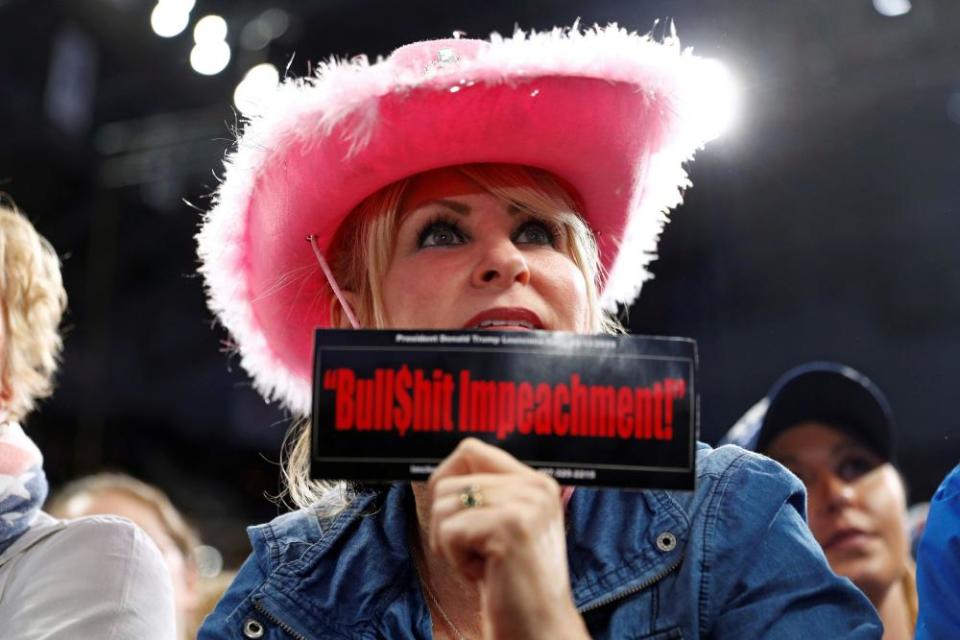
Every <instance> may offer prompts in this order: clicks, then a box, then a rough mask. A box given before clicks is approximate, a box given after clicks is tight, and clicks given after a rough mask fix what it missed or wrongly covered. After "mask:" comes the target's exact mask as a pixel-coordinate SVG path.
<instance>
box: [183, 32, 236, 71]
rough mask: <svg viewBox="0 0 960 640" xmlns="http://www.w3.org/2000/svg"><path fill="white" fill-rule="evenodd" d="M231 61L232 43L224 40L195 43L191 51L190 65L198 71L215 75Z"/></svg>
mask: <svg viewBox="0 0 960 640" xmlns="http://www.w3.org/2000/svg"><path fill="white" fill-rule="evenodd" d="M229 62H230V45H228V44H227V43H226V42H224V41H223V40H220V41H217V42H204V43H202V44H199V43H198V44H195V45H194V46H193V49H192V50H191V51H190V66H191V67H193V70H194V71H196V72H197V73H202V74H203V75H205V76H213V75H216V74H218V73H220V72H221V71H223V70H224V69H225V68H226V66H227V64H228V63H229Z"/></svg>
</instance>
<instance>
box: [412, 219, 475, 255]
mask: <svg viewBox="0 0 960 640" xmlns="http://www.w3.org/2000/svg"><path fill="white" fill-rule="evenodd" d="M464 242H466V238H465V237H464V234H463V232H462V231H460V229H459V228H458V227H457V225H455V224H453V223H451V222H444V221H436V222H430V223H428V224H427V225H426V226H425V227H424V228H423V230H422V231H421V232H420V234H419V236H417V246H418V247H420V248H421V249H423V248H426V247H451V246H455V245H459V244H463V243H464Z"/></svg>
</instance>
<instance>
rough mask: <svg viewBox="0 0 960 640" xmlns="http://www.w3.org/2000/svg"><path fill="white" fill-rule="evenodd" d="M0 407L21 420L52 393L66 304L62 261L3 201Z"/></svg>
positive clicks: (0, 225)
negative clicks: (59, 328)
mask: <svg viewBox="0 0 960 640" xmlns="http://www.w3.org/2000/svg"><path fill="white" fill-rule="evenodd" d="M0 264H2V266H3V271H2V272H0V322H2V326H0V345H2V352H0V358H2V360H0V390H2V391H3V395H4V396H7V397H2V396H0V405H2V406H3V408H5V409H6V410H7V412H8V413H9V416H10V418H11V419H13V420H22V419H23V418H25V417H26V416H27V415H28V414H29V413H30V412H31V411H32V410H33V408H34V407H35V406H36V402H37V400H39V399H41V398H45V397H47V396H49V395H50V394H51V393H52V391H53V376H54V373H56V371H57V366H58V365H59V363H60V352H61V350H62V348H63V340H62V339H61V337H60V333H59V331H58V327H59V326H60V319H61V318H62V317H63V312H64V310H65V309H66V306H67V292H66V291H65V290H64V288H63V279H62V277H61V275H60V259H59V258H58V257H57V253H56V251H54V249H53V247H52V246H51V245H50V243H49V242H47V240H46V239H45V238H44V237H43V236H41V235H40V234H38V233H37V231H36V229H34V228H33V225H32V224H30V221H29V220H27V218H26V217H25V216H24V215H23V214H22V213H20V212H19V211H18V210H17V209H16V208H15V207H13V206H12V205H11V206H7V205H5V203H4V202H2V198H0Z"/></svg>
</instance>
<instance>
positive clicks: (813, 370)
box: [721, 362, 895, 461]
mask: <svg viewBox="0 0 960 640" xmlns="http://www.w3.org/2000/svg"><path fill="white" fill-rule="evenodd" d="M803 422H820V423H823V424H826V425H829V426H831V427H833V428H835V429H838V430H840V431H844V432H846V433H848V434H850V435H851V436H853V437H854V438H856V439H857V440H858V441H860V442H862V443H863V444H864V445H866V446H867V447H869V448H870V449H871V450H872V451H874V452H875V453H876V454H877V455H879V456H880V457H881V458H882V459H883V460H886V461H893V459H894V451H895V448H894V437H893V434H894V420H893V412H892V411H891V410H890V405H889V404H888V403H887V399H886V398H885V397H884V395H883V392H881V391H880V389H879V388H878V387H877V386H876V385H875V384H874V383H873V382H872V381H871V380H870V379H869V378H867V377H866V376H865V375H863V374H862V373H860V372H859V371H857V370H856V369H853V368H852V367H848V366H846V365H843V364H838V363H836V362H810V363H807V364H802V365H800V366H798V367H794V368H793V369H791V370H790V371H787V372H786V373H785V374H783V375H782V376H781V377H780V379H779V380H777V382H776V383H775V384H774V385H773V387H772V388H771V389H770V392H769V393H768V394H767V397H766V398H764V399H763V400H761V401H760V402H759V403H757V404H756V405H754V406H753V408H751V409H750V410H749V411H748V412H747V413H746V414H745V415H744V416H743V418H741V419H740V421H739V422H737V424H735V425H734V426H733V428H732V429H730V431H728V432H727V434H726V435H725V436H724V437H723V439H722V440H721V444H737V445H740V446H741V447H743V448H745V449H751V450H753V451H759V452H761V453H762V452H763V451H765V450H766V449H767V447H768V446H769V445H770V443H771V442H773V440H774V439H775V438H776V437H777V436H778V435H780V434H781V433H783V432H784V431H786V430H787V429H789V428H790V427H794V426H796V425H798V424H801V423H803Z"/></svg>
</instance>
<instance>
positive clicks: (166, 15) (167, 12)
mask: <svg viewBox="0 0 960 640" xmlns="http://www.w3.org/2000/svg"><path fill="white" fill-rule="evenodd" d="M189 23H190V11H182V10H181V9H180V8H179V7H177V6H175V5H173V4H170V3H167V2H160V3H159V4H157V6H155V7H154V8H153V11H151V12H150V26H151V27H152V28H153V32H154V33H155V34H157V35H158V36H160V37H161V38H172V37H173V36H175V35H178V34H179V33H180V32H182V31H183V30H184V29H186V28H187V25H188V24H189Z"/></svg>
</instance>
